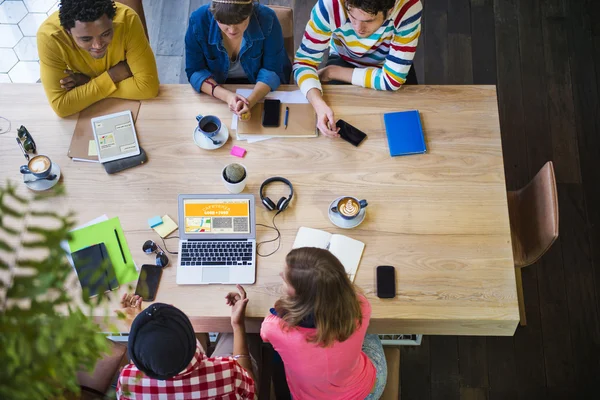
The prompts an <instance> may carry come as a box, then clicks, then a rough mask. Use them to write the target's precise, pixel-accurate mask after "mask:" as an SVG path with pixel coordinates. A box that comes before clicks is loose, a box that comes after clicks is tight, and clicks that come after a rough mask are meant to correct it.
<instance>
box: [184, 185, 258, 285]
mask: <svg viewBox="0 0 600 400" xmlns="http://www.w3.org/2000/svg"><path fill="white" fill-rule="evenodd" d="M178 203H179V238H180V241H179V258H178V260H177V279H176V282H177V284H178V285H198V284H237V283H242V284H251V283H254V282H255V281H256V225H255V223H256V218H255V209H254V196H253V195H248V194H218V195H215V194H180V195H179V201H178Z"/></svg>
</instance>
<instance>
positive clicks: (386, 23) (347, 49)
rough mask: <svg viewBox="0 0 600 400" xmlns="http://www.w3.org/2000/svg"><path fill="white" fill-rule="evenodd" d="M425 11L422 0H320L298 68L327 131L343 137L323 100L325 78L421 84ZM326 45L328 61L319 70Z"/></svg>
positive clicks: (375, 84)
mask: <svg viewBox="0 0 600 400" xmlns="http://www.w3.org/2000/svg"><path fill="white" fill-rule="evenodd" d="M422 10H423V5H422V4H421V1H420V0H318V2H317V4H315V6H314V8H313V10H312V12H311V17H310V20H309V21H308V24H307V25H306V30H305V32H304V37H303V38H302V43H301V44H300V48H299V49H298V51H297V52H296V57H295V59H294V65H293V71H294V78H295V80H296V82H297V83H298V86H300V90H301V91H302V93H303V94H304V95H305V96H306V97H307V99H308V101H310V103H311V104H312V106H313V107H314V109H315V112H316V113H317V127H318V128H319V130H320V131H321V132H322V133H323V134H325V135H327V136H331V137H338V136H339V135H338V129H337V128H336V127H335V116H334V114H333V111H332V110H331V108H330V107H329V106H328V105H327V103H326V102H325V100H323V94H322V88H321V82H331V83H338V82H343V83H351V84H353V85H357V86H363V87H368V88H373V89H376V90H398V89H399V88H400V87H401V86H402V84H404V83H405V82H407V83H416V76H415V75H414V70H413V69H412V60H413V57H414V55H415V49H416V47H417V41H418V38H419V35H420V33H421V12H422ZM327 48H329V59H328V60H327V66H325V67H324V68H321V69H318V68H319V65H320V63H321V61H322V59H323V54H324V53H325V50H326V49H327ZM411 81H412V82H411Z"/></svg>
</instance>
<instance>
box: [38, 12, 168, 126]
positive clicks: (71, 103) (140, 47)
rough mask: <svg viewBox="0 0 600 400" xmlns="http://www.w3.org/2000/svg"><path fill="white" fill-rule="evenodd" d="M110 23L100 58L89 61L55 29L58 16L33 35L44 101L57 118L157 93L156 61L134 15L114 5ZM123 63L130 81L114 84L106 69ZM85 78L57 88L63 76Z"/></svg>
mask: <svg viewBox="0 0 600 400" xmlns="http://www.w3.org/2000/svg"><path fill="white" fill-rule="evenodd" d="M116 6H117V13H116V15H115V18H114V19H113V29H114V36H113V40H112V42H111V43H110V45H109V46H108V50H107V52H106V54H105V56H104V57H102V58H101V59H94V58H93V57H92V56H91V55H90V54H89V53H88V52H87V51H85V50H82V49H80V48H79V47H78V46H77V44H75V41H74V40H73V39H72V38H71V35H69V34H68V33H67V32H66V31H65V30H64V29H63V28H62V26H61V25H60V20H59V18H58V11H57V12H55V13H54V14H52V15H51V16H50V17H48V19H47V20H46V21H44V23H43V24H42V26H40V29H39V30H38V33H37V43H38V53H39V57H40V73H41V78H42V84H43V86H44V90H45V91H46V96H47V97H48V101H49V102H50V106H51V107H52V109H53V110H54V111H55V112H56V114H58V115H59V116H60V117H66V116H68V115H71V114H74V113H77V112H79V111H81V110H83V109H84V108H86V107H88V106H90V105H92V104H94V103H96V102H97V101H100V100H102V99H104V98H107V97H118V98H123V99H132V100H141V99H149V98H152V97H156V95H157V94H158V72H157V70H156V60H155V59H154V53H152V49H151V48H150V44H149V43H148V39H147V38H146V35H145V33H144V28H143V26H142V22H141V20H140V18H139V17H138V15H137V14H136V12H135V11H133V10H132V9H131V8H129V7H127V6H124V5H123V4H120V3H116ZM123 60H127V64H128V65H129V69H130V70H131V73H132V74H133V77H131V78H128V79H125V80H123V81H121V82H119V83H116V84H115V83H114V82H113V81H112V79H111V77H110V76H109V75H108V72H107V71H108V69H109V68H111V67H113V66H115V65H116V64H118V63H119V62H121V61H123ZM65 69H70V70H72V71H73V72H79V73H82V74H85V75H87V76H89V77H90V78H91V80H90V81H89V82H88V83H87V84H85V85H82V86H78V87H76V88H74V89H71V90H70V91H66V90H65V89H63V88H61V87H60V80H61V79H63V78H64V77H66V76H67V74H65V73H64V72H63V71H64V70H65Z"/></svg>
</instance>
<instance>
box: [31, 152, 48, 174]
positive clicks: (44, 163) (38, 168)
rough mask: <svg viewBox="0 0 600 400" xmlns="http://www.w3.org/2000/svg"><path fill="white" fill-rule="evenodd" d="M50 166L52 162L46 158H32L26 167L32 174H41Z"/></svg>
mask: <svg viewBox="0 0 600 400" xmlns="http://www.w3.org/2000/svg"><path fill="white" fill-rule="evenodd" d="M51 166H52V162H51V161H50V159H49V158H48V157H46V156H36V157H33V158H32V159H31V160H30V161H29V164H28V165H27V167H28V168H29V170H30V171H31V172H33V173H34V174H43V173H44V172H46V171H47V170H48V169H50V167H51Z"/></svg>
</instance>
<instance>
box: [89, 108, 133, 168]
mask: <svg viewBox="0 0 600 400" xmlns="http://www.w3.org/2000/svg"><path fill="white" fill-rule="evenodd" d="M91 122H92V130H93V131H94V140H95V141H96V146H97V147H98V160H99V161H100V162H101V163H105V162H108V161H113V160H120V159H122V158H127V157H132V156H137V155H139V154H140V145H139V144H138V140H137V134H136V133H135V126H134V124H133V117H132V115H131V111H129V110H127V111H123V112H118V113H115V114H109V115H104V116H102V117H96V118H92V120H91Z"/></svg>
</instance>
